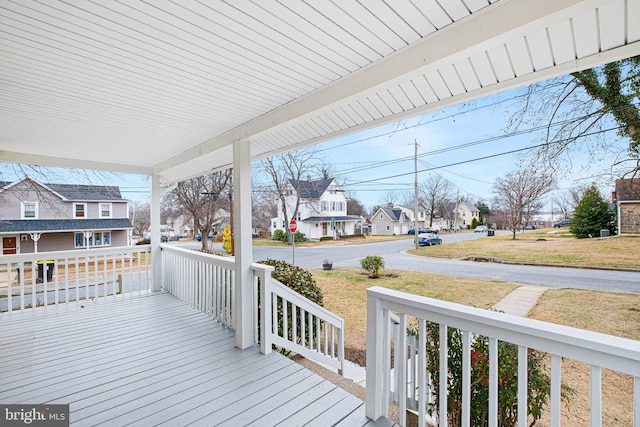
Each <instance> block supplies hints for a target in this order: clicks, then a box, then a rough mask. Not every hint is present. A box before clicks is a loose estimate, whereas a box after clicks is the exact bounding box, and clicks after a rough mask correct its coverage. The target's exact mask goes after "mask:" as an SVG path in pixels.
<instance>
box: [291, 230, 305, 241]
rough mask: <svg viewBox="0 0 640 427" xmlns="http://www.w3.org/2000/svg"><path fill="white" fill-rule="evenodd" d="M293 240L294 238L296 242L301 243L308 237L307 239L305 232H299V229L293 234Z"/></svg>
mask: <svg viewBox="0 0 640 427" xmlns="http://www.w3.org/2000/svg"><path fill="white" fill-rule="evenodd" d="M293 240H294V241H295V242H296V243H300V242H304V241H305V240H307V239H305V238H304V234H303V233H301V232H299V231H296V232H295V233H294V234H293Z"/></svg>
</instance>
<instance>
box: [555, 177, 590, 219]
mask: <svg viewBox="0 0 640 427" xmlns="http://www.w3.org/2000/svg"><path fill="white" fill-rule="evenodd" d="M590 187H591V186H590V185H587V184H580V185H577V186H575V187H571V188H569V189H568V190H565V191H562V192H559V193H556V194H555V195H554V196H553V198H552V202H553V203H554V204H555V205H556V206H557V207H558V209H559V210H560V211H561V212H563V213H564V214H565V215H566V214H567V213H568V212H572V211H573V210H574V209H575V207H576V206H578V203H580V200H582V197H584V194H585V193H586V192H587V190H589V188H590Z"/></svg>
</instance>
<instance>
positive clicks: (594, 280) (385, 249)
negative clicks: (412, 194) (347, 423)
mask: <svg viewBox="0 0 640 427" xmlns="http://www.w3.org/2000/svg"><path fill="white" fill-rule="evenodd" d="M441 237H442V238H443V243H444V244H462V245H463V244H464V241H465V240H470V239H475V238H490V237H486V235H484V234H482V235H480V234H476V233H460V234H446V233H443V234H442V235H441ZM197 243H199V242H197ZM216 245H217V246H219V245H220V244H219V243H218V244H216ZM194 247H199V246H197V245H196V246H194ZM413 247H414V243H413V239H411V238H407V239H401V240H393V241H387V242H382V243H366V244H351V245H348V244H347V245H345V244H335V245H331V244H329V245H321V246H314V247H296V248H295V264H296V265H298V266H299V267H302V268H305V269H310V268H322V261H323V260H325V259H329V260H331V261H333V266H334V268H337V267H351V268H360V260H361V259H362V258H364V257H365V256H367V255H380V256H382V257H383V258H384V261H385V268H387V269H391V270H412V271H423V272H428V273H437V274H446V275H450V276H462V277H476V278H482V279H492V280H502V281H507V282H514V283H520V284H524V285H534V286H544V287H548V288H578V289H590V290H601V291H612V292H625V293H632V294H640V273H635V272H627V271H616V270H597V269H596V270H591V269H582V268H562V267H535V266H525V265H511V264H497V263H485V262H472V261H461V260H449V259H441V258H429V257H423V256H416V255H409V254H407V253H406V252H405V251H406V250H407V249H412V248H413ZM214 250H221V248H218V247H216V248H214ZM293 252H294V251H293V248H292V247H291V246H289V247H269V246H254V248H253V259H254V260H256V261H259V260H263V259H267V258H275V259H282V260H285V261H287V262H292V260H293V257H294V253H293Z"/></svg>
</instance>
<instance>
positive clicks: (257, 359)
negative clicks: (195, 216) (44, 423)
mask: <svg viewBox="0 0 640 427" xmlns="http://www.w3.org/2000/svg"><path fill="white" fill-rule="evenodd" d="M0 324H1V325H2V339H1V341H2V346H0V357H1V360H2V370H1V373H0V383H1V384H2V387H0V389H1V391H0V402H2V403H3V404H24V405H28V404H36V403H46V404H69V405H70V422H71V425H74V426H75V425H77V426H96V425H108V426H115V425H144V426H153V425H173V426H186V425H202V426H211V425H216V426H218V425H219V426H239V425H258V426H265V425H278V424H282V425H302V424H310V425H317V426H328V425H344V426H356V425H358V426H364V425H391V424H384V423H382V422H380V423H373V422H372V421H371V420H369V419H368V418H366V417H365V415H364V403H363V402H362V401H361V400H359V399H357V398H356V397H354V396H352V395H351V394H349V393H347V392H346V391H344V390H343V389H341V388H339V387H337V386H335V385H333V384H331V383H330V382H328V381H326V380H324V379H322V378H321V377H319V376H318V375H316V374H314V373H312V372H311V371H309V370H307V369H305V368H303V367H302V366H301V365H299V364H297V363H295V362H293V361H292V360H291V359H289V358H287V357H284V356H283V355H281V354H280V353H271V354H268V355H263V354H261V353H260V349H259V347H257V346H252V347H250V348H247V349H244V350H240V349H238V348H236V347H235V340H234V331H233V330H232V329H230V328H228V327H226V326H224V325H223V324H222V323H221V322H218V321H216V320H214V319H212V318H211V317H209V316H207V315H206V314H204V313H202V312H199V311H198V310H195V309H194V308H192V307H190V306H189V305H188V304H186V303H184V302H183V301H180V300H179V299H178V298H176V297H175V296H173V295H171V294H169V293H168V292H165V291H158V292H147V291H144V292H142V293H140V294H137V295H118V296H116V297H112V298H99V299H90V300H86V301H82V302H78V303H75V302H74V303H70V304H64V305H58V306H50V307H47V308H46V309H42V308H41V309H36V310H25V311H24V312H22V313H15V314H11V315H7V314H5V315H3V316H2V317H0Z"/></svg>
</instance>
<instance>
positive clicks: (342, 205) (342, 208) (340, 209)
mask: <svg viewBox="0 0 640 427" xmlns="http://www.w3.org/2000/svg"><path fill="white" fill-rule="evenodd" d="M338 210H339V211H342V210H344V203H343V202H338Z"/></svg>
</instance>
